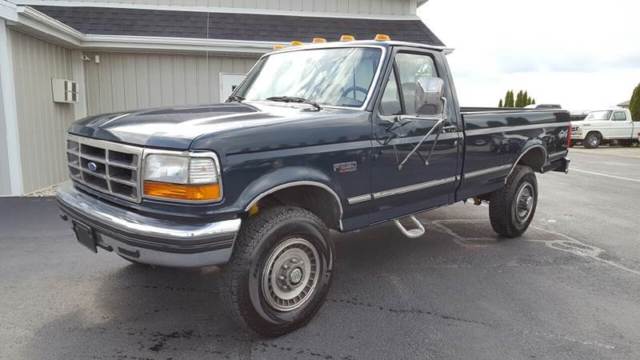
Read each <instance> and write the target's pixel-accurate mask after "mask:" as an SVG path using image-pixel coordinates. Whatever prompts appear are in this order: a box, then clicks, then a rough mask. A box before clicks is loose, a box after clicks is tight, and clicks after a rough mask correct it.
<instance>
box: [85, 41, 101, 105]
mask: <svg viewBox="0 0 640 360" xmlns="http://www.w3.org/2000/svg"><path fill="white" fill-rule="evenodd" d="M85 55H87V56H88V57H89V58H93V54H91V53H86V54H85ZM84 78H85V79H86V81H85V83H86V89H87V90H86V96H87V114H88V115H95V114H97V113H98V102H99V97H98V96H99V89H98V85H99V82H98V71H97V68H96V66H94V64H93V63H92V62H90V61H87V62H85V63H84ZM88 79H92V81H88Z"/></svg>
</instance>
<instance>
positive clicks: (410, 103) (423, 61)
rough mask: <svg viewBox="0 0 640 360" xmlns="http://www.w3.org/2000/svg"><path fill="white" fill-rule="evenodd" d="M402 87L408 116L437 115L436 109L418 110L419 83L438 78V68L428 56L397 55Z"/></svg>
mask: <svg viewBox="0 0 640 360" xmlns="http://www.w3.org/2000/svg"><path fill="white" fill-rule="evenodd" d="M396 64H397V65H398V71H399V77H400V86H401V87H402V95H403V98H404V106H405V113H406V114H407V115H416V114H418V113H420V114H429V113H433V114H435V113H436V109H433V111H429V109H417V105H416V103H417V100H418V98H417V90H418V86H417V82H418V79H420V78H423V77H437V76H438V75H437V73H436V66H435V64H434V62H433V59H432V58H431V57H430V56H428V55H418V54H408V53H399V54H398V55H396Z"/></svg>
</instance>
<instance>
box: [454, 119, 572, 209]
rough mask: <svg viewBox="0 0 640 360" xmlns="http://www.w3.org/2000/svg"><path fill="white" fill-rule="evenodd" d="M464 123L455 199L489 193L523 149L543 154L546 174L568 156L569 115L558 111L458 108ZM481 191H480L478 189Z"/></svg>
mask: <svg viewBox="0 0 640 360" xmlns="http://www.w3.org/2000/svg"><path fill="white" fill-rule="evenodd" d="M460 110H461V114H462V121H463V124H464V133H465V137H464V145H465V160H464V165H463V173H464V174H465V176H464V182H463V184H461V187H460V190H459V192H458V194H457V199H459V200H460V199H464V198H466V197H469V196H472V195H473V193H476V194H477V193H478V191H480V192H486V193H488V192H491V191H494V190H496V189H497V188H499V187H500V186H502V180H504V178H506V176H507V175H508V174H509V172H510V171H511V168H512V166H513V164H516V163H517V162H518V158H519V156H520V155H521V154H523V153H524V152H526V150H528V149H531V148H534V147H535V148H537V149H536V151H541V152H543V155H544V159H545V161H544V164H539V165H540V166H539V167H538V168H536V169H534V170H536V171H545V170H546V169H548V168H549V166H551V164H552V163H553V162H554V161H556V160H557V159H561V158H563V157H564V156H565V155H566V153H567V144H566V141H567V136H568V133H569V128H570V126H571V123H570V114H569V112H568V111H564V110H558V109H520V108H515V109H513V108H486V107H466V108H461V109H460ZM478 189H480V190H478Z"/></svg>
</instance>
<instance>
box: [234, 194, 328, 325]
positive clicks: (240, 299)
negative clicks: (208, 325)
mask: <svg viewBox="0 0 640 360" xmlns="http://www.w3.org/2000/svg"><path fill="white" fill-rule="evenodd" d="M333 257H334V247H333V243H332V242H331V241H330V239H329V230H328V229H327V227H326V225H325V224H324V223H323V222H322V221H321V220H320V219H319V218H318V217H317V216H315V215H314V214H312V213H311V212H309V211H307V210H304V209H300V208H296V207H283V206H279V207H274V208H267V209H265V210H264V211H262V212H261V213H259V214H257V215H255V216H252V217H250V218H249V219H247V220H246V224H245V225H244V226H243V228H242V230H241V231H240V234H239V236H238V239H237V240H236V244H235V249H234V253H233V255H232V257H231V260H230V262H229V264H227V266H226V268H225V270H224V275H223V286H224V289H223V291H222V299H223V303H224V304H225V306H226V307H227V308H228V309H229V313H230V314H231V315H232V316H233V318H234V320H236V322H237V323H238V324H239V325H241V326H242V327H245V328H248V329H249V330H252V331H254V332H256V333H258V334H259V335H262V336H268V337H274V336H280V335H283V334H286V333H288V332H291V331H293V330H295V329H298V328H300V327H302V326H304V325H305V324H306V323H307V322H309V320H311V319H312V318H313V316H314V315H315V314H316V312H317V311H318V310H319V309H320V307H321V305H322V304H323V302H324V299H325V296H326V294H327V292H328V290H329V285H330V283H331V272H332V270H333V261H334V260H333Z"/></svg>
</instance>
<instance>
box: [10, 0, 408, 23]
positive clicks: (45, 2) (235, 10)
mask: <svg viewBox="0 0 640 360" xmlns="http://www.w3.org/2000/svg"><path fill="white" fill-rule="evenodd" d="M19 3H20V5H34V6H37V5H40V6H61V7H80V6H81V7H100V8H117V9H145V10H167V11H192V12H215V13H231V14H255V15H282V16H304V17H323V18H350V19H371V20H419V19H420V18H419V17H418V16H417V15H416V14H415V10H414V13H413V14H406V15H386V14H358V13H344V12H311V11H293V10H275V9H264V8H263V9H255V8H241V7H214V6H212V7H207V6H185V5H154V4H127V3H111V2H87V1H55V0H54V1H51V0H23V1H19Z"/></svg>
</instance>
